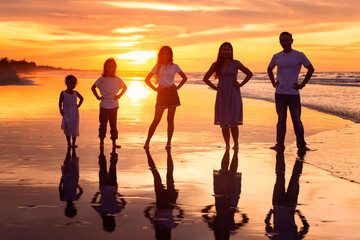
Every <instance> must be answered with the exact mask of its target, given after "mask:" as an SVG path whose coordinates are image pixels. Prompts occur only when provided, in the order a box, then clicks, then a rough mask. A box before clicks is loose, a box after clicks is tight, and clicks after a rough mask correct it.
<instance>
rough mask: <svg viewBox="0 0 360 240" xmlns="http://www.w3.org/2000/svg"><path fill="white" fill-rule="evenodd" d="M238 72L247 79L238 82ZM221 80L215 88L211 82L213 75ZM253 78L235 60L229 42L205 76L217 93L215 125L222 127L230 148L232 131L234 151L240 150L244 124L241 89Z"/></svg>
mask: <svg viewBox="0 0 360 240" xmlns="http://www.w3.org/2000/svg"><path fill="white" fill-rule="evenodd" d="M238 70H240V71H242V72H243V73H245V74H246V77H245V79H244V80H243V81H242V82H241V83H239V82H238V81H237V73H238ZM213 74H214V75H215V79H217V78H218V79H219V83H218V85H217V86H215V85H214V84H213V83H211V82H210V81H209V78H210V77H211V76H212V75H213ZM252 76H253V74H252V72H251V71H250V70H249V69H248V68H246V67H245V66H244V65H243V64H242V63H241V62H240V61H238V60H234V59H233V48H232V45H231V44H230V43H229V42H224V43H223V44H221V46H220V48H219V52H218V57H217V60H216V62H214V63H213V64H212V65H211V67H210V69H209V70H208V71H207V73H206V74H205V76H204V78H203V81H204V82H205V83H206V84H207V85H209V87H211V88H212V89H214V90H216V91H217V94H216V102H215V121H214V124H215V125H220V127H221V129H222V134H223V137H224V141H225V144H226V149H229V148H230V130H231V135H232V138H233V141H234V149H238V148H239V141H238V138H239V128H238V125H242V124H243V109H242V99H241V93H240V87H242V86H244V85H245V84H246V83H247V82H248V81H249V80H250V79H251V77H252Z"/></svg>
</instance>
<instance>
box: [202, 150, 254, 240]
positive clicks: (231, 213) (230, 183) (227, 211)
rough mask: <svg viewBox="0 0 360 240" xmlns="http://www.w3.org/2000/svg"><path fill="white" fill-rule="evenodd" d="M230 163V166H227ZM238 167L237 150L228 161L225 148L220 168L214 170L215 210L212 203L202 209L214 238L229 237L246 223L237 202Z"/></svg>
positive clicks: (239, 190) (244, 215) (239, 175)
mask: <svg viewBox="0 0 360 240" xmlns="http://www.w3.org/2000/svg"><path fill="white" fill-rule="evenodd" d="M229 165H230V166H229ZM237 168H238V150H237V149H235V150H234V155H233V158H232V160H231V163H230V150H229V149H227V150H226V151H225V153H224V156H223V158H222V161H221V169H220V170H214V194H215V195H214V196H215V210H216V211H215V212H214V210H211V209H212V208H213V206H214V205H209V206H206V207H205V208H204V209H203V210H202V213H203V215H202V217H203V218H204V220H205V221H206V222H207V223H208V225H209V227H210V228H211V229H212V230H214V234H215V239H229V238H230V235H231V234H232V233H234V232H235V231H236V230H237V229H239V228H240V227H242V226H244V225H245V224H246V223H248V221H249V218H248V217H247V215H246V213H241V212H240V211H239V210H238V208H237V204H238V202H239V199H240V193H241V176H242V175H241V173H238V172H237Z"/></svg>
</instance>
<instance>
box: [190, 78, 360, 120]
mask: <svg viewBox="0 0 360 240" xmlns="http://www.w3.org/2000/svg"><path fill="white" fill-rule="evenodd" d="M188 77H189V82H190V83H194V84H204V83H203V82H202V78H203V73H189V74H188ZM304 77H305V73H301V74H300V76H299V81H301V80H302V79H304ZM242 79H243V76H242V74H241V73H239V75H238V81H241V80H242ZM213 81H214V82H216V81H215V80H213ZM359 87H360V72H319V73H314V75H313V77H312V78H311V80H310V82H309V83H308V84H307V85H306V86H305V88H303V89H302V90H300V95H301V102H302V105H303V106H305V107H308V108H310V109H314V110H317V111H320V112H324V113H329V114H332V115H336V116H339V117H342V118H345V119H349V120H352V121H354V122H357V123H359V122H360V96H359V94H358V91H359V89H360V88H359ZM274 91H275V90H274V88H273V87H272V85H271V83H270V80H269V78H268V76H267V73H265V72H255V73H254V76H253V78H252V79H251V80H250V81H249V82H248V83H247V84H246V85H245V86H244V87H243V88H241V93H242V96H243V97H247V98H255V99H262V100H266V101H271V102H273V101H274Z"/></svg>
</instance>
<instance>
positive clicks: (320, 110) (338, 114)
mask: <svg viewBox="0 0 360 240" xmlns="http://www.w3.org/2000/svg"><path fill="white" fill-rule="evenodd" d="M243 98H248V99H256V100H263V101H266V102H271V103H275V101H274V100H271V99H269V98H262V97H253V96H246V97H244V96H243ZM301 107H306V108H308V109H311V110H314V111H317V112H320V113H325V114H329V115H331V116H335V117H339V118H342V119H344V120H349V121H352V122H353V123H355V124H358V123H360V120H357V119H356V118H351V117H349V116H347V115H345V114H340V113H338V112H335V111H326V110H324V109H322V108H319V107H315V106H311V105H309V104H306V103H301Z"/></svg>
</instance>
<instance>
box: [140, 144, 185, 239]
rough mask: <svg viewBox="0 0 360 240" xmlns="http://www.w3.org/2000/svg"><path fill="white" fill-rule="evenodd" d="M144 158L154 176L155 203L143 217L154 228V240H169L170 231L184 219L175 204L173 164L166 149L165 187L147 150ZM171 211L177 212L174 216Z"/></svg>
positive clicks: (176, 194) (177, 193)
mask: <svg viewBox="0 0 360 240" xmlns="http://www.w3.org/2000/svg"><path fill="white" fill-rule="evenodd" d="M145 151H146V156H147V159H148V164H149V168H150V171H151V173H152V174H153V176H154V188H155V195H156V203H154V204H151V205H150V206H148V207H147V208H146V209H145V210H144V213H145V217H146V218H148V219H150V222H151V224H152V225H153V227H154V228H155V235H156V239H171V230H172V229H173V228H175V227H176V226H177V225H178V224H179V222H180V221H181V219H182V218H183V217H184V211H183V210H182V209H181V208H180V207H179V206H178V205H177V204H176V201H177V198H178V195H179V192H178V190H177V189H175V185H174V177H173V171H174V164H173V159H172V156H171V150H170V149H167V172H166V186H164V185H163V184H162V181H161V177H160V174H159V172H158V170H157V168H156V166H155V162H154V160H153V159H152V157H151V154H150V151H149V149H146V150H145ZM173 210H178V212H177V215H176V216H174V213H173Z"/></svg>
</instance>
